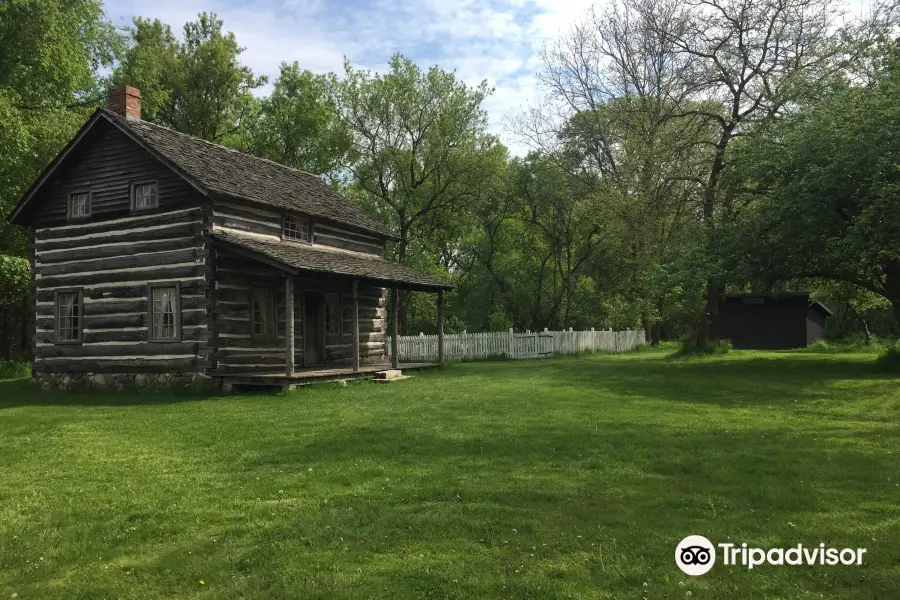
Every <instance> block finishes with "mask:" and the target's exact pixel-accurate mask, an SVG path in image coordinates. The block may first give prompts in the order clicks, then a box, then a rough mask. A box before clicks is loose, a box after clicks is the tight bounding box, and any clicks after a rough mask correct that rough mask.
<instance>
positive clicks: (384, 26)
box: [107, 0, 590, 152]
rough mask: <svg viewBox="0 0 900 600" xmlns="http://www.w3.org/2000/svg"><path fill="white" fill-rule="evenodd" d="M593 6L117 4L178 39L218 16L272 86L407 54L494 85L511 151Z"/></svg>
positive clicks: (497, 123) (464, 0)
mask: <svg viewBox="0 0 900 600" xmlns="http://www.w3.org/2000/svg"><path fill="white" fill-rule="evenodd" d="M355 1H359V0H355ZM589 6H590V0H513V1H510V2H500V1H493V2H490V1H489V2H485V1H484V0H456V1H453V0H419V1H416V0H374V1H372V2H366V1H365V0H362V1H361V3H359V4H355V3H353V2H351V3H348V2H346V1H344V0H250V1H249V2H245V3H232V2H229V1H225V0H107V12H108V14H109V16H110V17H111V18H112V19H113V20H114V21H115V22H116V23H119V24H122V25H127V24H129V23H130V22H131V18H132V16H134V15H139V16H144V17H156V18H159V19H160V20H162V21H163V22H165V23H168V24H170V25H171V26H172V27H173V29H174V30H176V32H180V29H181V26H182V25H183V24H184V22H185V21H188V20H192V19H195V18H196V16H197V14H198V13H199V12H201V11H204V10H205V11H209V12H216V13H217V14H218V15H219V17H221V18H222V19H223V20H224V22H225V27H226V29H228V30H231V31H233V32H234V33H235V35H236V36H237V39H238V42H239V43H240V44H241V45H242V46H244V47H246V51H245V53H244V54H243V56H242V59H243V61H244V62H245V63H246V64H247V65H249V66H250V67H251V68H252V69H253V70H254V72H256V73H257V74H265V75H269V77H270V78H273V77H274V76H275V75H277V73H278V65H279V64H280V63H281V62H282V61H294V60H296V61H298V62H299V63H300V65H301V66H302V67H303V68H307V69H310V70H312V71H316V72H328V71H335V72H340V71H341V69H342V68H343V57H344V56H347V57H348V58H349V59H350V60H351V62H352V63H353V64H354V65H355V66H359V67H364V68H371V69H380V68H384V66H385V65H386V63H387V60H388V59H389V58H390V56H391V54H393V53H394V52H401V53H403V54H405V55H406V56H408V57H410V58H412V59H413V60H415V61H416V62H418V63H419V64H420V65H421V66H423V67H426V66H430V65H433V64H439V65H440V66H441V67H443V68H445V69H455V70H456V71H457V75H458V76H459V77H460V78H461V79H463V80H464V81H466V82H467V83H468V84H470V85H477V84H478V83H480V82H481V81H482V80H487V81H488V84H489V85H491V86H492V87H494V88H495V90H496V91H495V93H494V94H493V96H492V97H491V98H490V99H489V100H488V101H487V102H486V103H485V108H486V109H487V110H488V112H489V116H490V122H491V130H492V131H493V132H494V133H497V134H499V135H500V136H501V138H503V139H504V141H506V142H507V143H512V141H511V140H510V138H509V136H508V135H506V134H505V132H504V125H505V123H506V120H507V118H509V117H512V116H514V115H516V114H517V113H518V112H520V111H521V110H522V109H523V108H524V107H525V105H526V104H527V103H528V102H529V101H531V100H534V99H535V98H536V97H537V95H538V89H537V86H536V84H535V78H534V75H535V72H536V71H537V70H538V69H539V68H540V61H539V59H538V56H539V53H540V50H541V48H542V47H543V45H544V44H545V43H546V42H547V41H549V40H551V39H552V38H554V37H555V36H556V35H557V34H558V33H559V32H560V30H562V29H565V28H567V27H568V26H569V25H570V24H571V23H573V22H574V21H575V20H576V19H577V18H579V17H580V16H581V15H582V14H584V11H585V10H586V9H587V8H588V7H589ZM513 150H514V151H515V152H522V151H523V149H522V148H517V147H514V148H513Z"/></svg>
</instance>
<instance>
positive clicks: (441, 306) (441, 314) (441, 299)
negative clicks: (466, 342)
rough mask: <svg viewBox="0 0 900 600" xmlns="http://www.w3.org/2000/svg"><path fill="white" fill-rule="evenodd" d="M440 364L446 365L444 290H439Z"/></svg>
mask: <svg viewBox="0 0 900 600" xmlns="http://www.w3.org/2000/svg"><path fill="white" fill-rule="evenodd" d="M437 309H438V314H437V319H438V322H437V327H438V363H439V364H444V290H443V289H440V290H438V298H437Z"/></svg>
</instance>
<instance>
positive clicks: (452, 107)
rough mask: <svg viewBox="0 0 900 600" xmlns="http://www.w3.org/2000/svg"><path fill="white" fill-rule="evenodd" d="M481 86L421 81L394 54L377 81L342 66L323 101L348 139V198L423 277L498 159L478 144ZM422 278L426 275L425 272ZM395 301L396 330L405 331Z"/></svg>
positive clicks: (442, 74)
mask: <svg viewBox="0 0 900 600" xmlns="http://www.w3.org/2000/svg"><path fill="white" fill-rule="evenodd" d="M489 93H490V90H489V89H488V88H487V84H486V83H482V84H481V85H479V86H478V87H475V88H470V87H468V86H467V85H466V84H465V83H463V82H460V81H457V79H456V76H455V75H454V74H453V73H450V72H447V71H444V70H442V69H440V68H438V67H431V68H430V69H428V70H427V71H422V70H421V69H420V68H419V67H418V66H417V65H416V64H415V63H413V62H412V61H411V60H409V59H407V58H404V57H403V56H401V55H399V54H397V55H395V56H394V57H393V58H392V59H391V62H390V64H389V68H388V71H387V73H385V74H384V75H381V74H374V73H372V72H370V71H362V70H358V69H355V68H353V67H352V66H351V65H350V63H349V62H347V63H346V64H345V73H344V78H343V79H341V80H334V81H333V82H332V86H331V94H332V99H333V102H334V106H335V107H336V109H337V111H338V115H339V116H340V119H341V121H342V123H343V124H344V125H345V126H346V128H347V130H348V131H349V132H350V140H351V143H350V152H349V153H348V155H347V159H346V162H345V167H346V168H347V170H348V172H349V174H350V176H351V177H352V183H353V186H354V188H355V193H356V195H357V196H358V198H359V200H360V202H362V203H363V204H364V205H365V206H367V207H368V208H369V209H370V210H371V211H372V212H373V213H374V214H376V215H377V216H379V217H380V218H381V219H382V220H383V221H384V222H385V223H388V224H390V225H391V226H393V227H394V228H395V230H396V231H397V233H398V235H399V237H400V239H399V241H398V242H397V244H396V246H395V248H394V257H395V258H396V260H398V261H399V262H400V263H401V264H404V265H416V266H418V267H420V268H426V269H429V264H430V265H434V264H435V263H437V262H438V260H439V256H438V254H440V253H439V252H438V251H437V249H444V250H446V249H447V248H451V247H452V246H453V244H454V239H455V238H456V237H457V235H458V233H459V231H460V225H461V223H462V221H463V220H464V219H465V218H466V209H467V207H469V206H471V204H472V203H473V202H474V200H475V199H476V198H477V196H478V193H479V190H480V189H481V187H480V186H481V183H482V181H483V180H484V179H486V178H488V177H490V175H491V173H492V172H493V171H494V170H495V169H497V168H499V167H498V166H499V165H502V163H503V160H504V159H505V155H506V149H505V148H503V147H502V146H501V145H500V144H499V143H497V141H496V140H494V139H493V138H492V137H490V136H488V135H487V134H486V127H487V117H486V114H485V112H484V111H483V110H482V108H481V103H482V101H483V100H484V98H485V97H486V96H487V94H489ZM429 270H430V269H429ZM408 298H409V296H408V294H401V303H400V307H399V319H400V322H399V324H398V325H399V327H400V330H401V331H404V330H405V327H406V307H407V304H408Z"/></svg>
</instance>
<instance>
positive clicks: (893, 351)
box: [876, 343, 900, 373]
mask: <svg viewBox="0 0 900 600" xmlns="http://www.w3.org/2000/svg"><path fill="white" fill-rule="evenodd" d="M876 365H877V366H878V369H879V370H881V371H887V372H891V373H900V343H894V344H893V345H892V346H888V347H887V348H885V349H884V352H882V354H881V355H880V356H879V357H878V360H877V362H876Z"/></svg>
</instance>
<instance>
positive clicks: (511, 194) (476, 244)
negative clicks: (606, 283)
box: [453, 153, 601, 330]
mask: <svg viewBox="0 0 900 600" xmlns="http://www.w3.org/2000/svg"><path fill="white" fill-rule="evenodd" d="M575 183H576V182H575V181H573V180H572V179H570V178H568V177H567V176H566V173H565V172H564V171H563V170H562V169H560V168H559V167H558V166H557V165H556V164H555V163H554V161H552V160H551V159H549V158H548V157H546V156H544V155H541V154H538V153H531V154H529V155H528V156H527V157H526V158H525V159H518V158H516V159H513V160H512V161H511V162H510V163H509V165H508V166H507V168H506V170H505V174H504V176H503V177H500V178H498V180H497V181H495V182H493V186H491V188H490V189H486V190H485V193H483V194H482V195H481V199H480V201H479V203H478V204H476V205H475V206H474V207H473V209H472V215H473V220H472V221H473V225H472V227H471V230H470V231H469V232H468V235H467V236H466V238H465V239H464V241H463V242H462V243H461V244H460V248H459V251H458V252H457V253H455V254H454V256H453V260H454V264H455V265H456V267H457V270H458V272H459V273H461V274H462V275H461V278H462V281H461V282H460V294H463V295H468V296H469V297H473V296H475V295H479V294H481V292H480V291H479V290H476V289H474V288H483V289H486V290H489V294H488V296H489V297H488V298H485V299H482V300H481V301H478V302H475V303H473V304H474V306H473V307H472V308H473V309H475V310H472V311H470V314H474V313H476V312H480V313H481V314H480V315H479V316H478V317H476V318H477V319H479V320H480V321H481V323H480V325H481V327H482V328H489V327H490V326H491V324H492V323H493V322H496V321H497V317H496V315H497V312H498V310H499V311H501V312H502V313H503V314H504V316H505V322H507V323H508V324H509V325H511V326H513V327H517V328H519V329H532V330H538V329H541V328H543V327H569V326H570V325H571V324H573V323H574V322H576V321H579V316H580V315H579V313H580V311H579V308H580V306H579V305H578V304H577V303H576V302H575V300H574V299H575V296H576V290H578V289H579V287H580V286H581V285H582V284H583V283H584V282H585V279H586V278H587V271H588V267H589V266H590V264H591V260H592V258H593V257H594V253H595V251H596V245H597V244H598V243H599V241H600V239H599V238H600V236H599V233H600V231H601V226H600V223H599V222H598V221H596V220H595V219H594V214H593V212H592V210H591V207H590V202H589V198H588V197H587V196H586V195H585V194H583V193H581V192H582V190H578V189H576V188H573V185H574V184H575ZM482 307H483V308H487V313H485V312H483V311H481V310H480V309H481V308H482ZM476 322H477V321H476Z"/></svg>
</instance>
